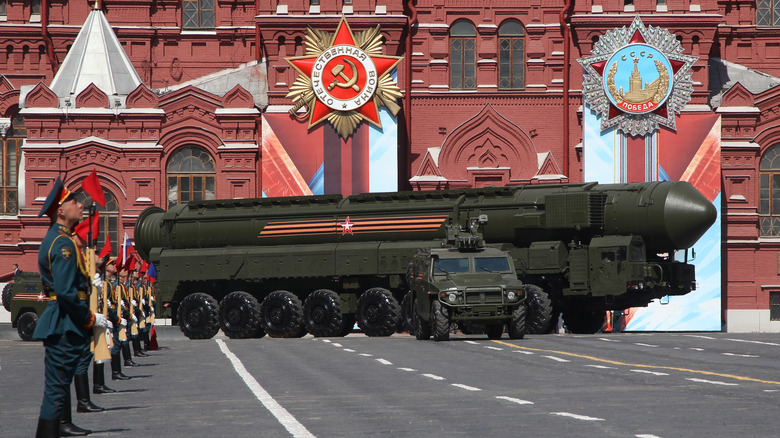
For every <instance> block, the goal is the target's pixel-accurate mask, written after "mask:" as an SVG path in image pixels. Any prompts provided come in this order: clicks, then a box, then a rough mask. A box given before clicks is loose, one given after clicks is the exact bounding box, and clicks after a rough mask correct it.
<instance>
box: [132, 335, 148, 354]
mask: <svg viewBox="0 0 780 438" xmlns="http://www.w3.org/2000/svg"><path fill="white" fill-rule="evenodd" d="M133 353H135V357H146V356H149V355H148V354H146V353H144V350H142V349H141V340H140V339H139V338H135V339H133Z"/></svg>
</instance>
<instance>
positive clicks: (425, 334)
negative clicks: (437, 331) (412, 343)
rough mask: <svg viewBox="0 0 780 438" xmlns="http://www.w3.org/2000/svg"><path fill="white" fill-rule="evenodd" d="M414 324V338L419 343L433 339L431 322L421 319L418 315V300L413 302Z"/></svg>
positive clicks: (415, 299)
mask: <svg viewBox="0 0 780 438" xmlns="http://www.w3.org/2000/svg"><path fill="white" fill-rule="evenodd" d="M412 323H413V324H414V337H415V338H417V340H418V341H427V340H428V339H430V338H431V321H426V320H424V319H422V318H420V314H419V313H417V298H414V299H413V300H412Z"/></svg>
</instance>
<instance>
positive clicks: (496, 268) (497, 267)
mask: <svg viewBox="0 0 780 438" xmlns="http://www.w3.org/2000/svg"><path fill="white" fill-rule="evenodd" d="M474 271H476V272H483V271H487V272H509V260H508V259H507V258H506V257H474Z"/></svg>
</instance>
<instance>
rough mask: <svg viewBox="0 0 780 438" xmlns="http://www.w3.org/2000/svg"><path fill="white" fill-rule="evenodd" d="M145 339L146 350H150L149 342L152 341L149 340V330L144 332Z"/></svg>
mask: <svg viewBox="0 0 780 438" xmlns="http://www.w3.org/2000/svg"><path fill="white" fill-rule="evenodd" d="M143 338H144V339H143V340H144V351H149V344H150V343H151V342H150V341H149V332H144V336H143Z"/></svg>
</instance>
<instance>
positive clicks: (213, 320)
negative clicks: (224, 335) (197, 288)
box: [177, 292, 219, 339]
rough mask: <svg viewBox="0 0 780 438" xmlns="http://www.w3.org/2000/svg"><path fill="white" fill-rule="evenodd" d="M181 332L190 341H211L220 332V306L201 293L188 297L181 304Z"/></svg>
mask: <svg viewBox="0 0 780 438" xmlns="http://www.w3.org/2000/svg"><path fill="white" fill-rule="evenodd" d="M177 319H178V322H179V330H181V332H182V333H184V336H186V337H188V338H190V339H211V338H213V337H214V335H216V334H217V332H219V304H217V300H215V299H214V298H212V297H211V295H208V294H204V293H201V292H198V293H194V294H190V295H187V296H186V297H184V299H183V300H181V303H179V311H178V313H177Z"/></svg>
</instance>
